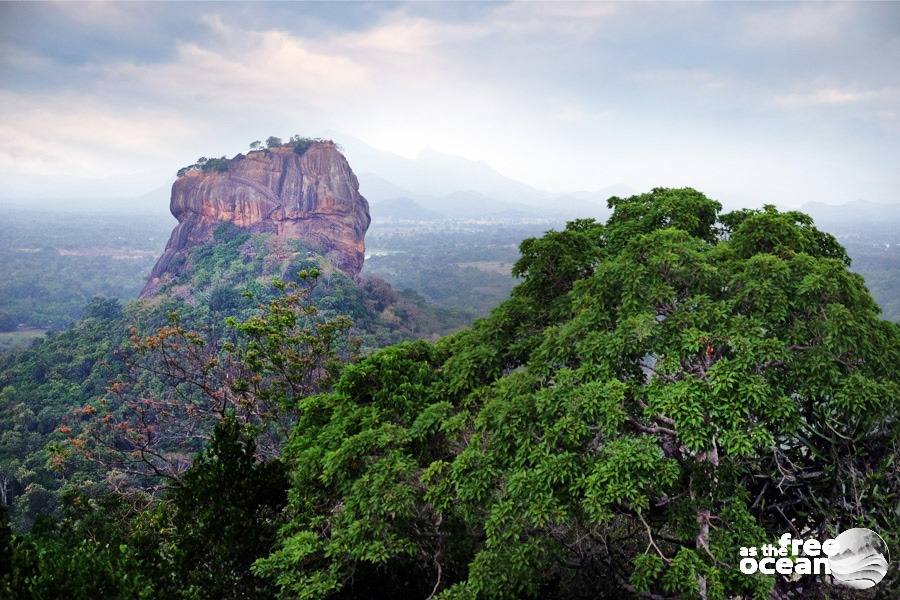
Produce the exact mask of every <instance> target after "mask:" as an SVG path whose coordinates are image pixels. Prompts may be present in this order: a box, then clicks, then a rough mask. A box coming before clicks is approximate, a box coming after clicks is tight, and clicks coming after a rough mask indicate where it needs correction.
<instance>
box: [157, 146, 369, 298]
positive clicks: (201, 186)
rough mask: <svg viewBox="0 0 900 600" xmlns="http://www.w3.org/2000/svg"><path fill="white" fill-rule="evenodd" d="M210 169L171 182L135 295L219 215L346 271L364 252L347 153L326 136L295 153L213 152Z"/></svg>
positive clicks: (365, 209)
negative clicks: (158, 238) (157, 245)
mask: <svg viewBox="0 0 900 600" xmlns="http://www.w3.org/2000/svg"><path fill="white" fill-rule="evenodd" d="M216 161H217V164H216V168H214V169H203V168H200V167H195V168H188V169H185V170H183V172H181V173H180V175H179V177H178V179H177V180H176V181H175V183H174V184H173V185H172V199H171V203H170V209H171V211H172V214H173V215H174V216H175V218H176V219H178V225H177V226H176V227H175V229H174V230H173V231H172V235H171V237H170V238H169V242H168V244H167V245H166V249H165V251H164V252H163V254H162V256H161V257H160V258H159V260H158V261H157V263H156V266H154V268H153V271H152V272H151V274H150V277H149V279H148V280H147V284H146V285H145V286H144V289H143V291H142V292H141V297H147V296H151V295H153V294H155V293H156V292H157V291H158V290H159V289H160V288H161V287H162V286H163V285H165V283H166V282H167V281H169V280H171V279H172V278H173V277H174V276H175V275H177V274H178V273H179V272H180V270H181V269H182V268H184V265H185V264H186V260H185V259H186V258H187V254H188V252H189V251H190V249H191V248H193V247H194V246H196V245H198V244H202V243H205V242H208V241H209V240H210V239H212V237H213V233H214V231H215V230H216V229H217V228H218V227H219V226H220V225H221V224H222V223H225V222H229V223H233V224H234V225H236V226H238V227H241V228H243V229H247V230H248V231H250V232H252V233H271V234H274V235H275V236H279V237H283V238H298V239H300V240H302V241H303V243H304V245H305V246H307V247H309V248H311V249H313V250H315V251H317V252H319V253H321V254H322V255H324V256H325V257H326V258H328V259H329V260H330V261H331V262H332V263H333V264H334V265H335V266H337V267H338V268H339V269H341V270H342V271H344V272H345V273H347V274H348V275H350V276H356V275H357V274H358V273H359V272H360V270H361V269H362V265H363V258H364V256H365V234H366V230H367V229H368V227H369V221H370V218H369V204H368V202H367V201H366V199H365V198H364V197H363V196H362V195H360V193H359V182H358V180H357V179H356V175H354V174H353V170H352V169H351V168H350V165H349V164H348V163H347V159H346V158H344V156H343V155H342V154H341V152H340V151H339V149H338V147H337V146H336V145H335V144H334V143H333V142H331V141H317V142H315V143H313V144H312V145H310V146H309V147H308V148H306V149H305V151H303V152H302V153H299V152H297V151H296V150H295V149H294V148H292V147H276V148H268V149H265V150H258V151H253V152H250V153H248V154H246V155H243V154H239V155H237V156H235V157H234V158H232V159H230V160H224V159H216Z"/></svg>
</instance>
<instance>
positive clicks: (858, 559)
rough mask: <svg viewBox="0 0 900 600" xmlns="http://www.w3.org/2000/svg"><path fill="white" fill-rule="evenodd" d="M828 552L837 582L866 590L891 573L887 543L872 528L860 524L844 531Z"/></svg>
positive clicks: (833, 575) (832, 572) (829, 561)
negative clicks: (887, 557) (889, 571)
mask: <svg viewBox="0 0 900 600" xmlns="http://www.w3.org/2000/svg"><path fill="white" fill-rule="evenodd" d="M827 555H828V563H829V565H830V567H831V576H832V577H833V583H835V584H837V585H843V586H846V587H850V588H854V589H857V590H866V589H869V588H870V587H873V586H874V585H875V584H877V583H878V582H879V581H881V580H882V579H884V576H885V575H887V572H888V564H889V563H888V560H887V559H886V558H885V556H886V555H887V556H890V554H889V553H888V549H887V544H885V543H884V540H883V539H882V538H881V536H880V535H878V534H877V533H875V532H874V531H872V530H871V529H865V528H862V527H856V528H853V529H848V530H847V531H845V532H843V533H841V534H840V535H839V536H837V537H836V538H834V545H833V546H831V548H829V552H827Z"/></svg>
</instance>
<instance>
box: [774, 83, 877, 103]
mask: <svg viewBox="0 0 900 600" xmlns="http://www.w3.org/2000/svg"><path fill="white" fill-rule="evenodd" d="M892 95H895V92H894V91H893V90H890V89H881V90H861V89H850V88H839V87H821V88H815V89H810V90H804V91H797V92H792V93H790V94H781V95H778V96H775V98H774V100H773V102H774V104H775V105H776V106H779V107H782V108H807V107H811V106H831V105H842V104H855V103H858V102H866V101H869V100H877V99H883V98H889V97H891V96H892Z"/></svg>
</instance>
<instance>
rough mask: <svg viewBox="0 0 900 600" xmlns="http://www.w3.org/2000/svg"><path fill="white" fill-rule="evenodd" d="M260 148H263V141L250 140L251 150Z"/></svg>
mask: <svg viewBox="0 0 900 600" xmlns="http://www.w3.org/2000/svg"><path fill="white" fill-rule="evenodd" d="M260 148H262V142H261V141H259V140H256V141H254V142H250V149H251V150H259V149H260Z"/></svg>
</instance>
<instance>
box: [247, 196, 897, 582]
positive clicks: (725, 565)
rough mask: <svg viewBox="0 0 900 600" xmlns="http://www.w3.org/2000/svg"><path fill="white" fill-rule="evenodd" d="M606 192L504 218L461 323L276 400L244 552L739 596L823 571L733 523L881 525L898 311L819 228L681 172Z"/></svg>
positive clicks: (822, 531)
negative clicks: (482, 292) (502, 283)
mask: <svg viewBox="0 0 900 600" xmlns="http://www.w3.org/2000/svg"><path fill="white" fill-rule="evenodd" d="M610 206H611V207H612V208H613V211H614V212H613V215H612V216H611V217H610V219H609V220H608V221H607V223H606V224H605V225H601V224H598V223H594V222H592V221H576V222H573V223H570V224H569V226H568V227H567V228H566V230H564V231H562V232H551V233H549V234H547V235H546V236H545V237H544V238H542V239H540V240H529V241H526V242H524V243H523V244H522V254H523V257H522V259H521V260H520V261H519V263H518V264H517V266H516V271H517V273H518V274H519V275H520V276H522V277H524V282H523V283H522V284H521V285H520V286H519V287H518V288H517V289H516V290H515V291H514V293H513V295H512V297H511V298H510V300H509V301H507V302H506V303H504V304H503V305H501V306H500V307H498V308H497V309H496V310H495V311H494V312H493V313H492V314H491V316H490V317H489V318H487V319H484V320H481V321H479V322H477V323H476V325H475V326H474V327H473V328H472V329H470V330H468V331H465V332H462V333H459V334H457V335H454V336H452V337H449V338H445V339H444V340H441V341H440V342H439V343H437V344H436V345H431V344H427V343H424V342H417V343H414V344H401V345H398V346H394V347H390V348H387V349H384V350H381V351H378V352H375V353H373V354H372V355H370V356H369V357H367V358H366V359H364V360H362V361H361V362H359V363H357V364H354V365H351V366H349V367H347V368H346V369H345V370H344V371H343V374H342V376H341V378H340V380H339V381H338V383H337V385H336V386H335V388H334V390H333V391H331V392H328V393H325V394H319V395H315V396H311V397H308V398H305V399H303V400H301V401H300V404H299V415H300V416H299V421H298V423H297V425H296V427H295V428H294V431H293V434H292V437H291V440H290V442H289V444H288V445H287V446H286V447H285V449H284V452H283V460H284V461H285V462H286V464H287V465H288V467H289V469H290V470H291V475H290V479H291V485H292V491H291V493H290V496H289V497H290V502H289V505H288V508H287V513H286V514H287V518H288V522H287V524H286V525H285V526H284V527H283V528H282V530H281V532H280V534H279V545H278V547H277V549H276V551H275V552H274V553H273V554H272V555H271V556H269V557H268V558H265V559H262V560H260V561H258V562H257V563H256V566H255V570H256V572H257V573H259V574H260V575H264V576H267V577H269V578H271V579H272V581H274V582H276V583H277V584H278V586H279V587H280V589H281V590H282V593H283V595H284V596H285V597H301V598H324V597H328V596H331V595H336V594H340V595H342V596H343V595H346V596H347V597H365V596H366V595H367V594H368V593H369V592H368V590H371V589H378V590H380V593H381V595H385V596H387V595H393V596H398V595H401V594H404V593H410V594H411V595H428V594H435V595H440V596H441V597H442V598H521V597H556V598H578V597H591V598H594V597H597V596H606V597H621V596H622V594H623V593H628V594H635V595H641V594H643V595H648V594H652V595H654V596H655V597H676V596H678V597H697V598H726V597H735V596H740V597H757V598H764V597H767V596H768V595H769V593H770V592H771V591H772V590H773V588H775V590H776V591H777V593H779V594H781V595H784V594H790V593H799V592H798V590H799V589H800V588H801V587H802V589H803V590H804V593H819V592H816V590H817V589H818V590H820V592H821V593H826V591H823V590H829V589H830V590H833V589H834V588H820V587H819V586H821V585H823V584H822V582H821V580H818V579H816V578H811V577H808V578H804V579H801V580H800V581H788V580H786V579H784V578H778V579H777V580H776V579H774V578H767V577H764V576H759V575H758V576H754V577H747V576H744V575H742V574H741V573H740V572H739V571H738V570H737V562H738V559H739V554H738V551H739V547H740V546H747V545H759V544H762V543H766V542H773V541H775V540H776V539H777V537H778V536H779V535H780V534H781V533H783V532H784V531H792V532H796V531H799V532H804V534H805V535H806V536H807V537H816V538H819V539H824V538H826V537H828V536H829V535H834V534H836V533H837V532H839V531H841V530H843V529H845V528H847V527H850V526H853V525H861V526H868V527H871V528H873V529H875V530H877V531H879V532H880V533H882V534H883V535H885V536H886V538H888V543H889V545H895V544H896V543H897V541H898V540H897V533H896V532H897V531H900V527H898V526H897V525H898V523H897V513H896V512H895V510H894V509H895V507H896V506H897V501H898V498H900V496H898V490H900V482H898V476H897V469H896V460H897V449H898V425H897V423H898V417H900V414H898V413H900V406H898V404H897V402H896V398H897V396H898V393H900V384H898V380H900V327H898V325H896V324H893V323H890V322H887V321H883V320H882V319H881V318H880V315H879V309H878V307H877V306H876V304H875V302H874V301H873V300H872V298H871V297H870V295H869V293H868V291H867V290H866V288H865V285H864V283H863V281H862V278H861V277H859V276H858V275H855V274H853V273H851V272H850V271H849V270H848V269H847V265H848V260H847V257H846V254H845V253H844V251H843V249H842V248H841V247H840V245H839V244H838V243H837V242H836V241H835V240H834V238H832V237H831V236H829V235H827V234H824V233H822V232H820V231H818V230H816V229H815V228H814V227H813V225H812V222H811V221H810V220H809V218H808V217H806V216H805V215H802V214H800V213H794V212H789V213H780V212H778V211H776V210H775V209H774V208H771V207H766V208H765V209H763V210H761V211H742V212H740V213H729V214H721V212H720V211H721V207H720V205H719V204H718V203H717V202H714V201H712V200H709V199H708V198H706V197H705V196H703V195H702V194H700V193H699V192H697V191H695V190H692V189H677V190H676V189H655V190H653V191H652V192H650V193H648V194H642V195H639V196H634V197H631V198H627V199H621V198H613V199H611V200H610ZM893 585H894V582H893V581H886V582H883V583H882V584H881V587H880V589H881V590H891V589H892V586H893ZM423 590H424V594H422V591H423ZM885 593H889V592H885Z"/></svg>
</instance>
